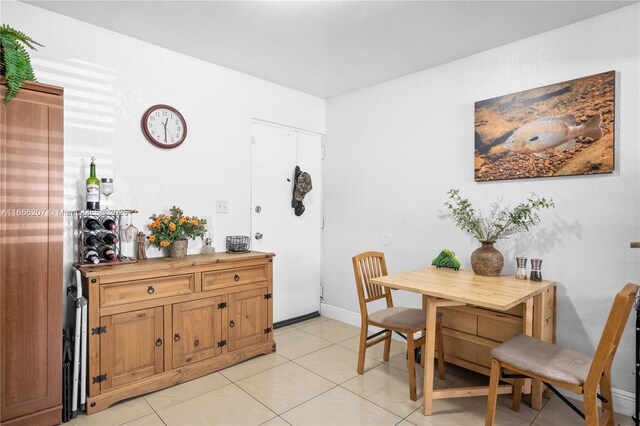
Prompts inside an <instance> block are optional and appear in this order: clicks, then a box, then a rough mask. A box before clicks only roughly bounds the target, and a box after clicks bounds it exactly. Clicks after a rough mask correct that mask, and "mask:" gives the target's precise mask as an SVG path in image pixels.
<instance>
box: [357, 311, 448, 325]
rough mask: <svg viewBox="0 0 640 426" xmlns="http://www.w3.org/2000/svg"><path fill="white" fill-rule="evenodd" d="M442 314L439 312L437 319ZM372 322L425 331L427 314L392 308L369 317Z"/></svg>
mask: <svg viewBox="0 0 640 426" xmlns="http://www.w3.org/2000/svg"><path fill="white" fill-rule="evenodd" d="M441 316H442V314H441V313H440V312H438V313H437V314H436V319H438V318H440V317H441ZM367 318H368V319H369V321H370V322H374V323H377V324H380V325H386V326H388V327H393V328H404V329H407V330H409V329H423V328H425V324H426V323H427V321H426V320H427V312H426V311H425V310H424V309H416V308H402V307H395V306H394V307H392V308H386V309H382V310H379V311H376V312H374V313H372V314H369V316H368V317H367Z"/></svg>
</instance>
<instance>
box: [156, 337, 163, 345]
mask: <svg viewBox="0 0 640 426" xmlns="http://www.w3.org/2000/svg"><path fill="white" fill-rule="evenodd" d="M161 345H162V339H161V338H159V337H158V338H157V339H156V346H161Z"/></svg>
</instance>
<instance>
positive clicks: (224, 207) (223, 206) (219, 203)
mask: <svg viewBox="0 0 640 426" xmlns="http://www.w3.org/2000/svg"><path fill="white" fill-rule="evenodd" d="M216 213H229V200H216Z"/></svg>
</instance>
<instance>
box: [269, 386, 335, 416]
mask: <svg viewBox="0 0 640 426" xmlns="http://www.w3.org/2000/svg"><path fill="white" fill-rule="evenodd" d="M325 380H326V379H325ZM329 383H331V384H334V383H333V382H329ZM338 387H340V386H339V385H335V386H333V387H332V388H330V389H327V390H326V391H324V392H320V393H319V394H317V395H316V396H313V397H311V398H309V399H307V400H306V401H304V402H301V403H300V404H298V405H296V406H294V407H291V408H289V409H288V410H286V411H283V412H282V413H281V414H279V415H280V416H281V415H282V414H286V413H288V412H289V411H291V410H293V409H295V408H298V407H299V406H301V405H304V404H306V403H307V402H309V401H311V400H313V399H316V398H317V397H319V396H320V395H324V394H325V393H327V392H329V391H331V390H333V389H335V388H338ZM285 421H286V420H285ZM287 423H289V422H287Z"/></svg>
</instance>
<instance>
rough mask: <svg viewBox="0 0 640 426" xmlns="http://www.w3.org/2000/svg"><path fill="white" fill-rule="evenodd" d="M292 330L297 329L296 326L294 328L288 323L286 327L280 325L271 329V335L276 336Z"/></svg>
mask: <svg viewBox="0 0 640 426" xmlns="http://www.w3.org/2000/svg"><path fill="white" fill-rule="evenodd" d="M293 330H297V328H295V327H294V326H292V325H288V326H286V327H281V328H276V329H275V330H273V337H278V336H280V335H281V334H285V333H289V332H290V331H293Z"/></svg>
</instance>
